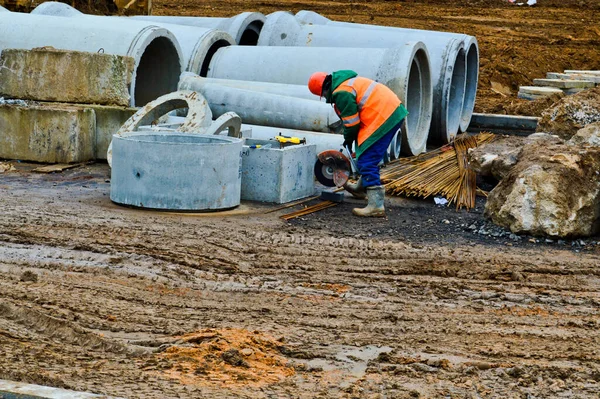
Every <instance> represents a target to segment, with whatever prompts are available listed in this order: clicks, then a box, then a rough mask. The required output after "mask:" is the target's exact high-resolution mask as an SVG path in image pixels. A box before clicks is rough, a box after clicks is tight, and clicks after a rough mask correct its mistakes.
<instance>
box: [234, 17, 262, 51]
mask: <svg viewBox="0 0 600 399" xmlns="http://www.w3.org/2000/svg"><path fill="white" fill-rule="evenodd" d="M263 25H264V21H252V22H251V23H250V24H248V26H246V28H245V29H244V31H243V32H242V36H241V37H240V40H239V42H238V44H239V45H240V46H256V45H257V44H258V37H259V36H260V31H261V30H262V28H263Z"/></svg>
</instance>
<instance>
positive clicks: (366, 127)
mask: <svg viewBox="0 0 600 399" xmlns="http://www.w3.org/2000/svg"><path fill="white" fill-rule="evenodd" d="M340 91H346V92H349V93H351V94H353V95H354V96H355V97H356V104H357V106H358V112H356V113H355V114H353V115H348V116H345V115H340V118H341V119H342V122H343V124H344V127H346V128H350V127H353V126H356V125H358V124H360V129H359V131H358V138H357V141H358V145H359V146H361V145H362V144H363V143H365V142H366V141H367V140H368V139H369V137H371V136H372V135H373V133H375V132H376V131H377V130H378V129H379V128H380V127H382V125H384V124H385V122H386V121H387V120H388V119H389V118H390V117H391V116H392V114H394V112H395V111H396V110H397V109H398V107H399V106H400V105H401V104H402V102H401V101H400V100H399V99H398V97H397V96H396V94H394V92H393V91H391V90H390V89H389V88H388V87H386V86H385V85H382V84H381V83H377V82H375V81H373V80H371V79H367V78H363V77H360V76H356V77H354V78H351V79H348V80H346V81H344V82H342V83H341V84H340V85H339V86H338V87H337V88H336V89H335V90H334V91H333V94H334V95H335V93H337V92H340ZM336 112H338V115H339V114H340V112H339V110H337V107H336ZM383 133H385V132H383Z"/></svg>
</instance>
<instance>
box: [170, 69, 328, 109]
mask: <svg viewBox="0 0 600 399" xmlns="http://www.w3.org/2000/svg"><path fill="white" fill-rule="evenodd" d="M193 81H198V82H203V84H211V85H219V86H225V87H233V88H236V89H242V90H250V91H258V92H261V93H270V94H278V95H280V96H287V97H296V98H303V99H305V100H313V101H323V102H324V101H325V98H321V99H319V97H317V96H315V95H314V94H312V93H311V92H310V90H308V86H307V85H305V84H304V85H288V84H283V83H269V82H251V81H248V80H231V79H213V78H203V77H200V76H198V75H196V74H194V73H190V72H184V73H183V74H182V75H181V78H180V79H179V85H180V87H181V85H189V84H193V83H191V82H193Z"/></svg>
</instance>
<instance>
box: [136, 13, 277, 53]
mask: <svg viewBox="0 0 600 399" xmlns="http://www.w3.org/2000/svg"><path fill="white" fill-rule="evenodd" d="M131 18H135V19H141V20H144V21H151V22H161V23H167V24H177V25H188V26H196V27H202V28H214V29H220V30H223V31H225V32H227V33H229V34H230V35H231V36H233V37H234V38H235V42H236V43H237V44H239V45H241V46H255V45H256V43H257V42H258V35H259V34H260V31H261V29H262V27H263V24H264V23H265V19H266V18H265V16H264V15H263V14H261V13H259V12H244V13H241V14H239V15H236V16H235V17H231V18H210V17H171V16H155V15H136V16H134V17H131Z"/></svg>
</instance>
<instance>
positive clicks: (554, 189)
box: [485, 141, 600, 237]
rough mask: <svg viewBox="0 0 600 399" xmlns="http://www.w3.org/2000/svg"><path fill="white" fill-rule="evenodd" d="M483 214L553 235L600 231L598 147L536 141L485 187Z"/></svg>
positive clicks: (522, 229) (516, 228)
mask: <svg viewBox="0 0 600 399" xmlns="http://www.w3.org/2000/svg"><path fill="white" fill-rule="evenodd" d="M485 215H486V216H487V217H488V218H490V219H491V220H492V221H493V222H494V223H495V224H497V225H500V226H503V227H507V228H509V229H510V230H511V231H512V232H513V233H529V234H533V235H543V236H554V237H575V236H590V235H594V234H597V233H598V232H600V147H592V146H585V147H577V146H572V145H567V144H560V143H552V142H551V141H542V142H540V141H538V142H532V143H529V144H526V145H525V146H524V147H523V149H522V151H521V153H520V154H519V160H518V162H517V164H516V165H514V166H513V167H512V169H511V170H510V171H509V172H508V173H507V175H506V176H505V178H504V179H503V180H501V181H500V183H499V184H498V185H497V186H496V187H495V188H494V189H493V190H492V191H491V192H490V194H489V196H488V201H487V203H486V207H485Z"/></svg>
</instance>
